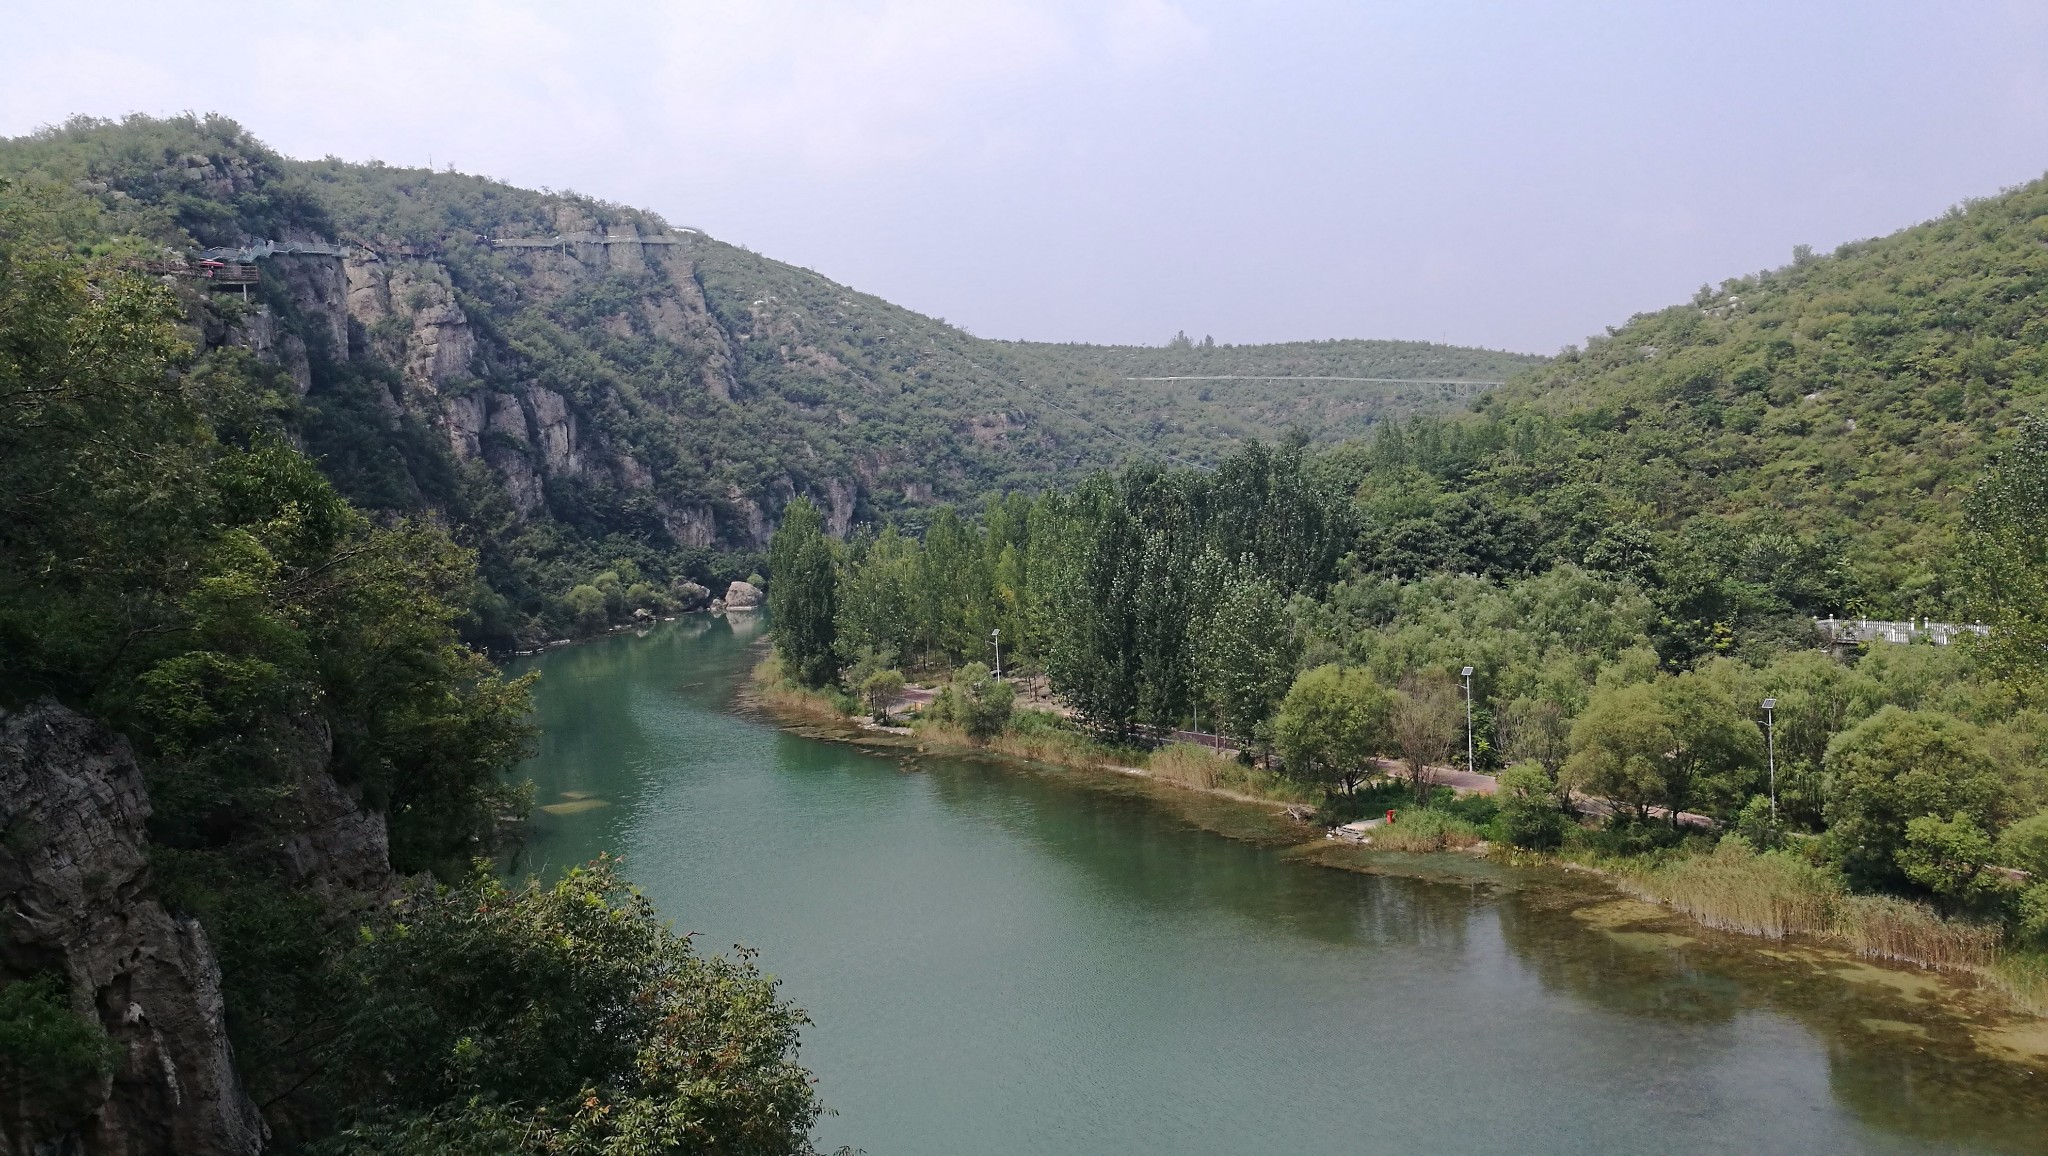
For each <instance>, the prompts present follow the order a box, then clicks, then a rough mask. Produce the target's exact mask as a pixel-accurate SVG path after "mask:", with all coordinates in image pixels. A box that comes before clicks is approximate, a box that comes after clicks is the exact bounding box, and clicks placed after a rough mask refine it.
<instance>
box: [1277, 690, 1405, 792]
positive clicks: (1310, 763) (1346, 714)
mask: <svg viewBox="0 0 2048 1156" xmlns="http://www.w3.org/2000/svg"><path fill="white" fill-rule="evenodd" d="M1392 709H1393V702H1392V696H1390V695H1389V694H1388V693H1387V691H1386V689H1385V688H1384V687H1382V686H1380V684H1379V683H1378V682H1377V681H1375V680H1374V679H1373V677H1372V675H1370V674H1368V673H1366V672H1365V671H1363V670H1359V669H1356V668H1347V667H1342V666H1337V665H1336V664H1334V663H1333V664H1330V665H1328V666H1319V667H1316V668H1315V669H1314V670H1310V671H1305V672H1303V673H1302V675H1301V677H1299V678H1297V679H1295V680H1294V685H1293V686H1292V687H1290V688H1289V689H1288V691H1287V696H1286V698H1284V699H1283V700H1282V701H1281V703H1280V711H1279V713H1278V714H1277V715H1276V716H1275V717H1274V720H1273V741H1274V744H1275V745H1276V746H1278V747H1279V749H1280V757H1281V759H1282V760H1283V761H1284V762H1285V764H1286V769H1287V774H1288V775H1289V777H1291V778H1295V779H1299V780H1302V781H1304V782H1310V783H1323V784H1331V783H1341V784H1343V786H1344V789H1345V790H1347V791H1348V790H1350V789H1351V788H1352V787H1353V786H1354V785H1356V783H1357V782H1358V780H1359V778H1360V777H1361V776H1364V775H1367V774H1370V773H1371V770H1372V761H1373V759H1374V757H1375V756H1377V755H1378V754H1379V753H1380V752H1381V751H1383V750H1385V749H1387V746H1388V744H1389V742H1390V740H1391V736H1390V733H1389V729H1388V728H1389V716H1390V713H1391V711H1392Z"/></svg>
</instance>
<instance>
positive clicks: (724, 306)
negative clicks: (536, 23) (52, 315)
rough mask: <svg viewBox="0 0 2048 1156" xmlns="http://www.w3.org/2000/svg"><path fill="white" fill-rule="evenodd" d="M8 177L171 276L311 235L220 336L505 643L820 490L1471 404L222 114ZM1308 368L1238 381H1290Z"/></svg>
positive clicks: (29, 162) (851, 500) (972, 499)
mask: <svg viewBox="0 0 2048 1156" xmlns="http://www.w3.org/2000/svg"><path fill="white" fill-rule="evenodd" d="M0 175H14V176H16V177H20V178H25V179H30V180H47V181H52V182H57V183H61V184H64V185H68V186H70V187H72V188H74V189H78V190H81V191H83V192H85V193H87V194H89V195H90V196H92V197H94V198H96V199H97V200H99V201H100V202H101V204H102V207H103V209H104V210H105V212H106V215H107V218H108V219H109V220H111V221H114V222H117V223H118V224H119V226H120V227H121V228H123V229H126V230H128V231H130V232H132V233H134V234H136V235H139V236H142V237H146V238H148V239H149V240H150V241H151V242H152V243H154V244H155V245H157V246H159V247H160V248H161V250H162V256H163V257H164V258H165V259H167V260H172V259H175V258H176V257H177V256H178V255H179V254H181V253H189V252H190V251H191V250H192V249H193V248H194V247H195V246H196V247H225V248H234V247H242V246H248V245H250V244H251V243H253V242H258V241H264V240H269V241H275V242H280V243H285V242H307V243H311V245H312V246H313V248H314V249H315V250H316V251H311V252H307V251H300V252H276V253H271V252H263V251H259V252H256V253H248V252H244V253H243V254H241V255H240V256H239V257H238V256H235V255H230V256H228V257H227V258H226V259H227V260H229V261H230V262H231V263H233V262H236V261H238V260H240V261H253V263H254V265H255V267H256V268H257V270H258V273H259V275H260V278H261V279H260V282H259V283H258V284H257V285H256V286H254V287H253V289H252V290H250V291H249V292H251V293H252V296H251V297H250V298H249V301H248V304H249V310H248V311H247V315H246V316H245V317H242V319H241V320H239V321H236V322H233V323H230V324H225V325H220V326H216V327H214V328H213V329H212V330H211V331H210V332H209V333H208V334H207V340H208V341H209V342H212V343H228V344H244V345H247V346H249V347H250V348H252V349H254V350H256V351H257V352H258V353H259V355H261V356H262V357H264V358H266V359H269V360H272V361H275V362H276V363H278V364H279V365H281V366H283V367H284V368H285V369H287V371H288V372H290V374H291V375H292V377H293V379H294V382H295V385H296V388H297V393H298V395H299V397H300V399H301V405H302V410H303V412H302V413H301V415H300V417H299V423H298V428H299V431H300V434H301V437H302V439H303V441H304V444H305V445H306V447H307V448H308V449H309V450H310V451H312V452H313V453H314V455H315V456H316V457H317V458H318V459H319V460H320V461H321V463H322V465H323V467H324V468H325V469H326V470H327V472H328V473H329V475H330V476H331V477H332V478H333V479H334V480H335V482H336V484H337V485H338V486H339V488H341V489H342V491H343V492H344V493H345V494H347V496H349V497H350V498H351V499H352V500H353V501H355V502H356V503H357V504H358V505H361V506H363V507H365V508H368V509H370V510H373V511H381V512H384V513H386V514H402V513H409V512H416V511H423V510H435V511H439V512H441V513H442V514H444V515H446V516H447V517H449V518H450V519H452V520H453V521H454V522H455V523H457V524H458V526H459V527H461V528H462V529H463V531H464V538H465V540H466V541H468V542H469V543H470V544H471V545H473V546H475V547H476V548H478V549H479V550H480V551H481V552H482V555H483V564H484V571H485V573H486V575H487V577H488V580H489V582H490V584H491V585H492V586H493V587H494V588H495V589H496V590H497V591H498V592H500V593H501V594H503V595H505V596H507V597H509V599H510V600H511V605H510V606H509V607H508V606H502V605H501V606H497V607H496V608H495V609H494V610H492V611H491V613H490V614H489V615H487V616H488V617H491V618H492V619H493V620H494V622H495V625H492V626H490V627H489V629H488V630H487V631H486V633H488V634H492V635H495V636H498V637H507V636H508V635H509V633H510V632H512V631H513V630H514V629H515V628H514V626H512V625H510V623H511V622H512V621H513V620H519V621H524V622H526V623H527V626H526V627H518V628H517V630H518V632H520V633H528V634H530V629H529V628H531V627H532V626H533V624H534V622H535V620H536V619H545V618H549V616H551V615H552V616H553V625H552V626H551V627H550V629H556V628H560V627H561V626H562V625H564V622H563V620H562V619H561V615H560V614H559V613H558V611H559V610H560V609H561V608H560V606H559V603H558V596H559V595H561V594H562V592H564V591H565V590H567V589H568V588H569V587H570V586H571V585H573V584H575V583H577V582H582V581H587V580H588V579H589V578H590V577H591V575H593V574H594V573H595V572H597V571H602V570H606V569H607V568H608V567H611V566H612V563H613V562H614V561H615V560H617V559H619V558H628V559H631V560H632V562H633V563H634V565H633V567H632V568H633V569H637V570H638V571H640V572H641V573H642V574H643V575H644V576H646V577H648V578H650V579H652V580H654V581H655V582H656V583H657V584H659V582H660V581H661V580H662V579H664V578H669V577H675V578H680V577H681V576H682V575H683V574H685V573H688V574H691V575H694V576H696V577H698V578H700V579H704V580H706V581H711V580H715V579H718V578H730V577H737V576H740V575H743V574H745V573H746V572H747V570H748V569H749V568H750V567H752V566H753V565H755V564H757V563H756V562H755V561H753V560H751V559H750V555H752V554H753V553H754V552H756V551H758V550H760V549H761V548H762V547H763V546H764V545H765V544H766V541H767V538H768V535H769V533H770V532H771V530H772V528H773V526H774V524H775V522H776V520H777V519H778V517H779V514H780V511H781V509H782V507H783V506H784V505H785V504H787V502H789V501H790V500H791V499H792V498H793V497H794V496H795V495H797V494H805V495H809V496H810V497H812V498H813V499H814V500H815V501H816V502H817V503H818V505H819V506H820V507H821V508H822V509H823V510H825V511H826V518H827V525H828V527H829V528H830V529H831V530H832V531H833V532H834V533H839V534H843V533H845V532H846V531H847V529H848V528H849V527H850V526H851V525H853V524H855V523H856V522H859V521H865V520H880V519H884V518H888V517H892V516H902V517H907V518H909V519H910V520H913V521H915V520H917V519H919V518H920V517H921V516H922V515H921V514H920V513H919V511H920V509H922V508H925V507H929V506H931V505H933V504H936V503H942V502H954V503H963V504H968V505H973V504H977V503H978V502H979V501H981V500H983V499H985V498H987V497H989V496H991V495H994V494H998V493H1001V492H1003V491H1005V490H1035V489H1042V488H1044V487H1047V486H1049V485H1055V484H1059V483H1060V482H1062V481H1064V480H1068V479H1072V478H1076V477H1078V476H1080V475H1082V474H1084V473H1086V472H1088V471H1091V470H1095V469H1099V468H1102V467H1105V466H1112V465H1116V464H1119V463H1120V462H1122V461H1125V460H1128V459H1130V458H1133V457H1137V456H1142V455H1146V454H1159V455H1162V456H1168V457H1171V458H1174V459H1176V460H1183V461H1197V462H1207V461H1210V460H1213V459H1214V458H1215V457H1216V456H1218V454H1220V452H1222V450H1223V449H1224V448H1226V446H1227V443H1228V442H1229V441H1230V440H1232V439H1234V438H1238V437H1242V436H1275V435H1277V434H1278V433H1280V432H1282V430H1283V429H1284V428H1286V427H1287V426H1289V425H1292V424H1298V423H1305V424H1308V425H1310V426H1312V427H1313V428H1315V429H1316V430H1317V431H1318V432H1320V433H1322V434H1324V435H1325V436H1330V435H1332V434H1333V433H1334V432H1342V431H1355V430H1362V429H1365V428H1367V427H1369V426H1370V424H1371V423H1373V422H1374V421H1379V420H1384V419H1386V418H1389V417H1399V416H1405V415H1409V414H1414V413H1423V412H1431V411H1435V410H1438V409H1442V408H1446V407H1448V406H1451V405H1454V404H1457V403H1458V402H1459V401H1460V400H1462V397H1463V394H1462V393H1461V392H1460V391H1459V390H1458V389H1457V388H1456V387H1418V388H1413V389H1409V388H1407V387H1401V388H1397V389H1394V390H1391V391H1389V390H1385V389H1377V390H1375V389H1367V390H1365V391H1364V392H1360V391H1358V390H1353V391H1351V393H1349V394H1345V393H1344V392H1343V390H1342V388H1341V386H1338V385H1337V384H1336V383H1329V384H1330V389H1329V390H1327V391H1326V390H1325V389H1324V387H1323V386H1322V385H1315V386H1300V385H1297V386H1292V387H1289V388H1290V389H1291V390H1293V391H1294V392H1295V393H1296V394H1305V395H1307V396H1311V397H1313V396H1316V395H1321V394H1324V393H1326V392H1327V393H1328V395H1329V396H1330V397H1332V398H1335V399H1337V400H1334V401H1332V402H1331V403H1330V405H1329V406H1325V407H1322V408H1318V407H1317V406H1316V405H1303V404H1300V403H1294V404H1288V405H1272V404H1268V403H1267V402H1266V401H1264V400H1261V399H1262V398H1264V397H1266V396H1268V395H1269V394H1270V392H1271V391H1263V390H1255V389H1251V388H1244V387H1237V386H1235V384H1234V383H1233V385H1232V386H1231V387H1226V388H1222V389H1217V390H1210V391H1209V393H1208V396H1206V397H1204V396H1201V393H1202V391H1201V390H1194V391H1187V390H1175V391H1174V397H1173V399H1172V400H1171V402H1170V403H1168V402H1166V401H1163V400H1162V394H1161V390H1160V388H1159V387H1158V384H1157V383H1140V382H1128V381H1124V380H1122V378H1124V377H1127V376H1145V375H1141V374H1130V373H1125V372H1119V370H1120V368H1121V367H1123V366H1125V365H1127V364H1129V362H1128V356H1127V355H1128V354H1130V353H1131V352H1132V351H1128V350H1095V349H1091V348H1090V347H1053V346H1022V345H1018V344H1013V343H1003V342H991V341H983V340H980V339H977V338H975V337H973V336H971V335H969V334H967V333H965V332H964V331H962V330H960V329H958V328H955V327H953V326H949V325H947V324H945V323H944V322H942V321H938V320H935V319H932V318H928V317H924V316H921V315H919V314H916V313H913V312H911V311H909V310H906V309H901V308H898V307H896V306H893V305H890V304H889V303H888V302H886V301H883V300H881V299H879V298H876V297H873V296H871V295H867V294H862V293H859V292H856V291H854V290H851V289H848V288H846V287H844V286H841V285H837V284H835V283H833V282H831V281H829V280H827V279H825V278H823V277H820V276H818V275H817V274H815V273H812V272H810V271H808V270H804V269H800V268H797V267H795V266H792V265H787V264H784V263H781V262H778V261H774V260H770V259H768V258H765V257H762V256H760V255H758V254H755V253H753V252H751V251H749V250H747V249H744V248H742V247H739V246H735V245H730V244H726V243H724V242H721V241H718V240H715V239H713V238H710V237H707V236H705V235H703V234H702V233H699V232H696V231H694V230H689V229H679V228H672V227H670V226H669V225H668V224H667V223H666V222H664V221H662V220H661V219H660V218H658V217H656V216H654V215H653V214H650V213H646V212H642V211H639V210H634V209H628V208H624V207H621V206H617V205H611V204H606V203H604V202H601V201H596V200H592V199H589V198H584V197H579V196H575V195H570V194H555V193H543V192H535V191H531V190H525V189H518V188H513V187H511V186H508V185H504V184H501V183H497V182H493V181H489V180H485V179H482V178H478V177H470V176H463V175H458V174H454V173H432V172H427V171H423V170H416V169H396V168H390V167H386V166H383V165H380V164H368V165H358V164H348V163H343V162H340V161H336V160H332V159H329V160H324V161H315V162H299V161H293V160H289V159H287V158H284V157H281V156H279V155H278V154H276V153H274V152H272V151H271V150H269V149H267V148H266V147H264V146H263V145H262V144H261V143H260V142H258V141H256V140H254V139H252V138H251V137H250V136H249V135H248V134H247V133H246V132H244V131H243V130H242V129H241V128H240V127H239V126H237V125H235V124H234V123H233V122H231V121H227V120H224V119H220V118H215V117H208V118H205V119H193V118H174V119H169V120H152V119H149V118H143V117H135V118H130V119H129V120H127V121H125V122H122V123H120V124H111V123H106V122H95V121H85V120H81V121H77V122H74V123H72V124H69V125H66V126H64V127H62V128H58V129H54V130H49V131H45V132H42V133H39V134H36V135H34V136H31V137H25V138H19V139H15V140H11V141H6V142H0ZM506 241H513V242H520V241H524V242H527V244H524V245H520V244H513V245H506V244H504V243H503V242H506ZM551 241H552V242H554V243H552V244H551V243H550V242H551ZM217 296H222V295H221V294H217ZM233 304H236V305H239V301H237V302H233ZM237 316H240V315H237ZM1269 348H1270V349H1271V351H1272V352H1270V353H1268V352H1264V351H1265V350H1268V349H1269ZM1299 348H1301V347H1287V346H1283V347H1238V348H1237V349H1235V350H1231V351H1229V352H1228V357H1229V359H1230V365H1231V366H1232V367H1233V370H1234V371H1246V372H1263V373H1292V372H1298V370H1297V369H1296V368H1294V367H1296V366H1298V365H1301V364H1305V362H1303V360H1302V358H1301V356H1300V355H1299V353H1298V352H1297V351H1298V350H1299ZM1313 348H1314V349H1315V350H1316V356H1315V357H1314V359H1313V362H1312V363H1313V365H1314V366H1315V367H1317V368H1319V369H1321V370H1324V371H1328V372H1331V373H1335V374H1336V375H1339V376H1347V375H1348V376H1400V375H1402V374H1397V373H1389V372H1388V370H1389V369H1390V368H1391V369H1400V370H1403V371H1404V372H1405V370H1406V369H1407V368H1408V367H1412V366H1416V365H1423V364H1426V363H1427V364H1436V363H1435V362H1431V361H1429V358H1428V357H1427V356H1425V357H1418V356H1416V354H1415V353H1414V351H1413V349H1416V348H1419V349H1422V350H1428V351H1431V354H1430V356H1434V357H1436V358H1438V359H1439V360H1441V361H1442V364H1444V365H1447V366H1450V365H1454V366H1455V367H1456V368H1458V370H1459V372H1460V374H1467V373H1470V374H1473V375H1476V376H1486V377H1499V376H1503V375H1504V374H1505V373H1506V372H1508V371H1510V370H1512V369H1515V368H1519V367H1521V366H1523V365H1525V364H1528V363H1529V362H1531V361H1532V360H1533V359H1530V358H1526V357H1517V356H1514V355H1503V354H1494V353H1490V352H1486V351H1463V350H1453V349H1446V348H1441V347H1428V346H1424V347H1413V348H1411V347H1407V346H1402V345H1401V343H1378V342H1361V343H1326V344H1323V345H1319V346H1315V347H1313ZM1048 350H1053V351H1057V352H1052V353H1048V352H1047V351H1048ZM1389 350H1394V351H1395V352H1396V353H1397V354H1398V356H1389ZM1340 371H1341V372H1340ZM1338 411H1341V414H1340V413H1339V412H1338ZM631 578H632V576H631V575H630V574H629V575H627V576H626V581H627V582H629V583H630V581H631ZM615 609H616V608H615Z"/></svg>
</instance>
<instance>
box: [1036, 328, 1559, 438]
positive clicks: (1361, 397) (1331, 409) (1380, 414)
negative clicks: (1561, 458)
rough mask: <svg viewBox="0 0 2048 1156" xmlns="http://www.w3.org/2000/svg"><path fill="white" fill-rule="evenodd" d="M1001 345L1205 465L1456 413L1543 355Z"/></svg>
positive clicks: (1392, 348) (1320, 347)
mask: <svg viewBox="0 0 2048 1156" xmlns="http://www.w3.org/2000/svg"><path fill="white" fill-rule="evenodd" d="M1002 351H1003V353H1005V354H1007V355H1008V356H1009V357H1010V358H1011V359H1012V360H1014V361H1015V362H1016V363H1017V364H1019V365H1020V366H1022V367H1023V369H1024V371H1025V373H1026V374H1027V375H1028V376H1029V377H1030V378H1031V379H1033V380H1037V381H1044V382H1053V383H1061V384H1064V385H1066V386H1067V388H1068V390H1069V393H1068V394H1067V395H1066V396H1069V397H1079V398H1081V399H1085V401H1086V403H1087V404H1088V405H1089V407H1090V412H1092V413H1096V414H1099V415H1103V416H1106V417H1107V418H1108V419H1109V420H1110V421H1111V423H1112V424H1113V425H1114V426H1115V427H1116V428H1118V429H1120V430H1130V431H1133V432H1134V433H1136V434H1137V435H1138V436H1139V437H1141V438H1143V439H1144V440H1146V441H1147V443H1148V444H1150V445H1156V446H1158V447H1159V449H1160V450H1161V452H1162V453H1167V454H1171V455H1172V456H1173V457H1174V458H1175V459H1177V460H1181V461H1187V462H1195V463H1199V464H1202V465H1214V464H1215V463H1216V462H1218V461H1220V460H1221V458H1222V456H1223V455H1224V454H1226V453H1227V452H1229V450H1230V448H1231V446H1233V445H1234V444H1236V443H1237V442H1239V441H1242V440H1243V439H1245V438H1249V437H1263V438H1271V437H1272V436H1273V434H1274V433H1275V432H1276V431H1285V430H1290V429H1300V430H1303V431H1305V432H1307V433H1308V434H1309V436H1310V437H1311V439H1312V440H1314V441H1317V442H1325V443H1328V442H1340V441H1343V440H1345V439H1347V438H1356V437H1361V436H1363V435H1365V434H1367V433H1370V432H1371V431H1372V429H1373V428H1374V427H1375V426H1377V425H1379V424H1380V423H1383V422H1386V421H1388V420H1389V419H1398V418H1404V417H1412V416H1415V415H1418V414H1430V413H1445V412H1451V411H1455V410H1462V409H1464V408H1465V407H1466V406H1467V405H1468V404H1469V403H1470V402H1471V401H1472V400H1473V399H1474V398H1477V397H1478V396H1480V395H1481V394H1483V393H1485V392H1486V390H1488V389H1489V388H1492V387H1493V386H1495V385H1498V384H1500V383H1501V382H1502V381H1505V380H1507V379H1508V378H1510V377H1511V376H1513V375H1514V374H1516V373H1519V372H1521V371H1522V370H1525V369H1529V368H1532V367H1534V366H1538V365H1542V364H1544V363H1545V362H1546V360H1547V359H1546V358H1542V357H1535V356H1532V355H1529V354H1525V353H1507V352H1502V351H1499V350H1492V349H1473V348H1470V347H1467V346H1459V345H1437V344H1433V343H1430V342H1424V341H1296V342H1287V343H1283V344H1273V345H1218V344H1216V342H1215V341H1214V340H1213V339H1211V338H1204V339H1203V340H1201V341H1199V342H1197V341H1194V340H1192V339H1190V338H1188V337H1187V335H1185V334H1180V335H1177V336H1176V337H1175V338H1174V339H1173V340H1172V341H1169V342H1167V343H1166V344H1165V345H1163V346H1160V345H1079V344H1050V343H1044V342H1030V341H1019V342H1011V343H1005V344H1003V345H1002ZM1067 404H1071V403H1067Z"/></svg>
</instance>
